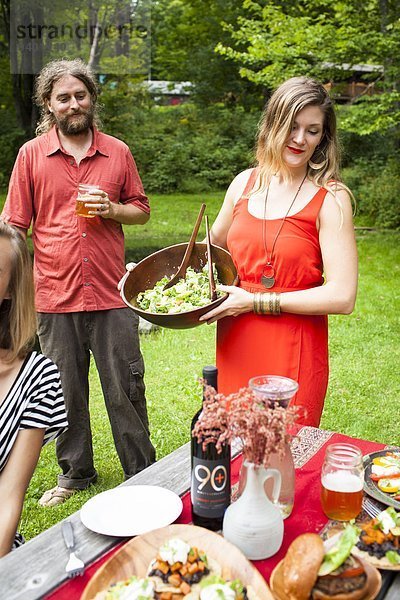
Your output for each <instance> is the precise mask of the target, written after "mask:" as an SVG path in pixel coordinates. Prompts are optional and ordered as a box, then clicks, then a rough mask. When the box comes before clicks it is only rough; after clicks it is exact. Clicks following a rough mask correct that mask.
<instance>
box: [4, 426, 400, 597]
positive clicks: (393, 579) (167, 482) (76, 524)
mask: <svg viewBox="0 0 400 600" xmlns="http://www.w3.org/2000/svg"><path fill="white" fill-rule="evenodd" d="M308 429H309V430H313V429H314V428H308ZM318 431H319V430H318ZM301 452H302V453H303V454H304V445H303V447H302V448H301ZM295 464H296V461H295ZM121 485H123V486H132V485H158V486H161V487H164V488H167V489H170V490H172V491H174V492H176V493H177V494H179V495H183V494H184V493H185V492H187V490H188V489H189V487H190V450H189V444H185V445H184V446H181V447H180V448H178V449H177V450H175V451H174V452H172V453H171V454H169V455H168V456H166V457H165V458H163V459H161V460H160V461H158V462H156V463H155V464H153V465H151V466H150V467H148V468H147V469H145V470H144V471H142V472H141V473H138V474H137V475H135V476H134V477H132V478H131V479H129V480H128V481H126V482H124V483H123V484H121ZM68 519H69V520H70V521H71V522H72V524H73V528H74V534H75V541H76V547H77V553H78V554H79V557H80V558H81V559H82V560H83V561H84V563H85V564H86V565H89V564H90V563H93V562H94V561H95V560H96V559H98V558H99V557H101V556H102V555H104V554H105V553H106V552H107V551H108V550H110V549H111V548H113V547H115V546H116V545H117V544H118V543H120V542H121V538H119V537H118V538H117V537H109V536H105V535H100V534H97V533H94V532H92V531H90V530H89V529H87V528H86V527H85V526H84V525H83V524H82V522H81V520H80V517H79V511H77V512H75V513H74V514H72V515H71V516H70V517H68ZM67 558H68V554H67V550H66V548H65V545H64V542H63V538H62V535H61V522H60V523H58V524H57V525H54V526H53V527H51V528H50V529H48V530H46V531H44V532H43V533H41V534H39V535H38V536H36V537H35V538H33V539H32V540H30V541H29V542H27V543H26V544H25V545H23V546H22V547H20V548H19V549H18V550H16V551H13V552H11V553H10V554H8V555H7V556H5V557H4V558H2V559H0V598H2V599H4V600H17V599H18V600H19V599H20V600H36V599H39V598H44V597H45V596H46V595H47V594H49V593H50V592H51V591H52V590H54V589H55V588H57V587H58V586H60V585H61V584H62V583H63V582H65V581H66V574H65V565H66V562H67ZM381 574H382V580H383V585H382V589H381V592H380V594H379V596H378V599H377V600H383V599H385V600H399V598H400V572H393V571H381ZM76 598H78V596H76ZM71 600H74V598H73V597H72V596H71Z"/></svg>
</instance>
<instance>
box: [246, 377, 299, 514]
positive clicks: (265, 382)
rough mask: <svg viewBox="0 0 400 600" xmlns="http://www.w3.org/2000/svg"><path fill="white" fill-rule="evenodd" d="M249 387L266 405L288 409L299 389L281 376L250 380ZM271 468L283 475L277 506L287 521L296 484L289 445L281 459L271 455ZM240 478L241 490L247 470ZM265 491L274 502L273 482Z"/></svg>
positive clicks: (268, 482)
mask: <svg viewBox="0 0 400 600" xmlns="http://www.w3.org/2000/svg"><path fill="white" fill-rule="evenodd" d="M249 387H250V389H251V390H252V391H253V392H254V393H255V394H256V395H257V396H259V397H260V399H261V400H262V401H263V402H264V403H265V404H266V405H269V404H270V403H277V404H279V406H281V407H282V408H287V407H288V405H289V401H290V400H291V399H292V398H293V396H294V395H295V393H296V392H297V390H298V389H299V384H298V383H297V382H296V381H294V380H293V379H289V378H288V377H281V376H280V375H260V376H259V377H253V378H252V379H250V381H249ZM269 467H270V468H271V469H278V470H279V471H280V473H281V477H282V485H281V491H280V494H279V498H278V501H277V502H276V504H277V506H278V507H279V509H280V511H281V513H282V517H283V518H284V519H286V518H287V517H288V516H289V515H290V514H291V512H292V510H293V503H294V484H295V472H294V462H293V456H292V452H291V450H290V445H289V444H288V443H286V445H285V453H284V455H283V456H282V457H281V458H280V457H279V456H278V455H277V454H275V453H274V454H271V457H270V464H269ZM240 477H241V479H242V477H243V482H241V483H240V487H239V490H240V489H242V488H243V485H244V484H245V478H246V472H245V468H242V472H241V475H240ZM264 489H265V492H266V494H267V496H268V498H269V499H270V500H272V482H271V480H267V481H266V482H265V484H264Z"/></svg>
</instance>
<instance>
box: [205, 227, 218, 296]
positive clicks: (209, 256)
mask: <svg viewBox="0 0 400 600" xmlns="http://www.w3.org/2000/svg"><path fill="white" fill-rule="evenodd" d="M205 221H206V242H207V260H208V263H207V264H208V280H209V284H210V298H211V301H212V302H214V300H216V299H217V290H216V289H215V279H214V270H213V263H212V251H211V248H212V246H211V238H210V229H209V227H208V215H206V217H205Z"/></svg>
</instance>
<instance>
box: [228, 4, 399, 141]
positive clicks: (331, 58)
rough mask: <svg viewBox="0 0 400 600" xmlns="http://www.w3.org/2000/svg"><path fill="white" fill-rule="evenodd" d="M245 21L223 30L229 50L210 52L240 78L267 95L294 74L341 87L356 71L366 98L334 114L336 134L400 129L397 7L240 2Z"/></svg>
mask: <svg viewBox="0 0 400 600" xmlns="http://www.w3.org/2000/svg"><path fill="white" fill-rule="evenodd" d="M243 7H244V9H245V10H246V15H245V16H243V15H241V16H239V17H238V19H237V23H236V24H226V25H225V30H226V31H227V32H229V33H230V36H231V42H230V44H227V43H224V42H220V43H219V44H218V46H217V51H218V52H219V54H221V55H222V56H225V57H226V58H227V59H228V60H230V61H232V60H233V61H235V62H236V63H237V64H238V65H239V72H240V75H241V76H242V77H243V78H245V79H247V80H248V81H251V82H253V83H255V84H258V85H264V86H266V87H267V88H269V89H271V88H273V87H275V86H277V85H278V84H279V83H281V82H282V81H283V80H285V79H287V78H288V77H292V76H295V75H299V74H304V75H309V76H312V77H317V78H319V79H321V80H323V81H325V82H328V81H334V82H342V81H345V80H346V79H347V78H348V77H349V75H350V74H351V72H352V68H353V66H354V65H357V64H370V65H375V66H376V67H377V69H376V70H375V71H374V72H373V73H372V74H371V73H366V74H365V75H364V81H365V82H366V83H367V84H369V85H372V83H373V85H374V90H375V91H376V92H377V93H375V94H373V95H367V94H366V93H364V94H361V95H360V96H359V97H357V98H355V99H354V100H353V101H352V103H351V104H350V105H348V106H345V107H343V110H341V126H342V128H344V129H347V130H348V131H354V132H356V133H359V134H369V133H372V132H375V131H380V132H382V131H385V130H390V129H391V128H394V127H398V126H399V125H400V91H399V80H400V79H399V78H400V64H399V61H398V56H399V55H400V6H399V3H398V2H397V0H366V1H365V0H348V1H347V2H343V1H342V0H333V1H331V0H300V1H296V2H295V1H290V0H288V1H286V0H285V1H282V2H280V1H279V0H264V1H256V0H244V2H243Z"/></svg>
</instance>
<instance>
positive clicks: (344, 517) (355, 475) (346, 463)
mask: <svg viewBox="0 0 400 600" xmlns="http://www.w3.org/2000/svg"><path fill="white" fill-rule="evenodd" d="M363 485H364V468H363V462H362V454H361V451H360V450H359V449H358V448H357V447H356V446H353V445H352V444H331V445H330V446H328V448H327V450H326V455H325V462H324V464H323V466H322V473H321V504H322V510H323V511H324V513H325V514H326V516H327V517H329V518H330V519H334V520H336V521H349V520H350V519H354V518H355V517H357V515H358V514H359V513H360V512H361V503H362V497H363Z"/></svg>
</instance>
